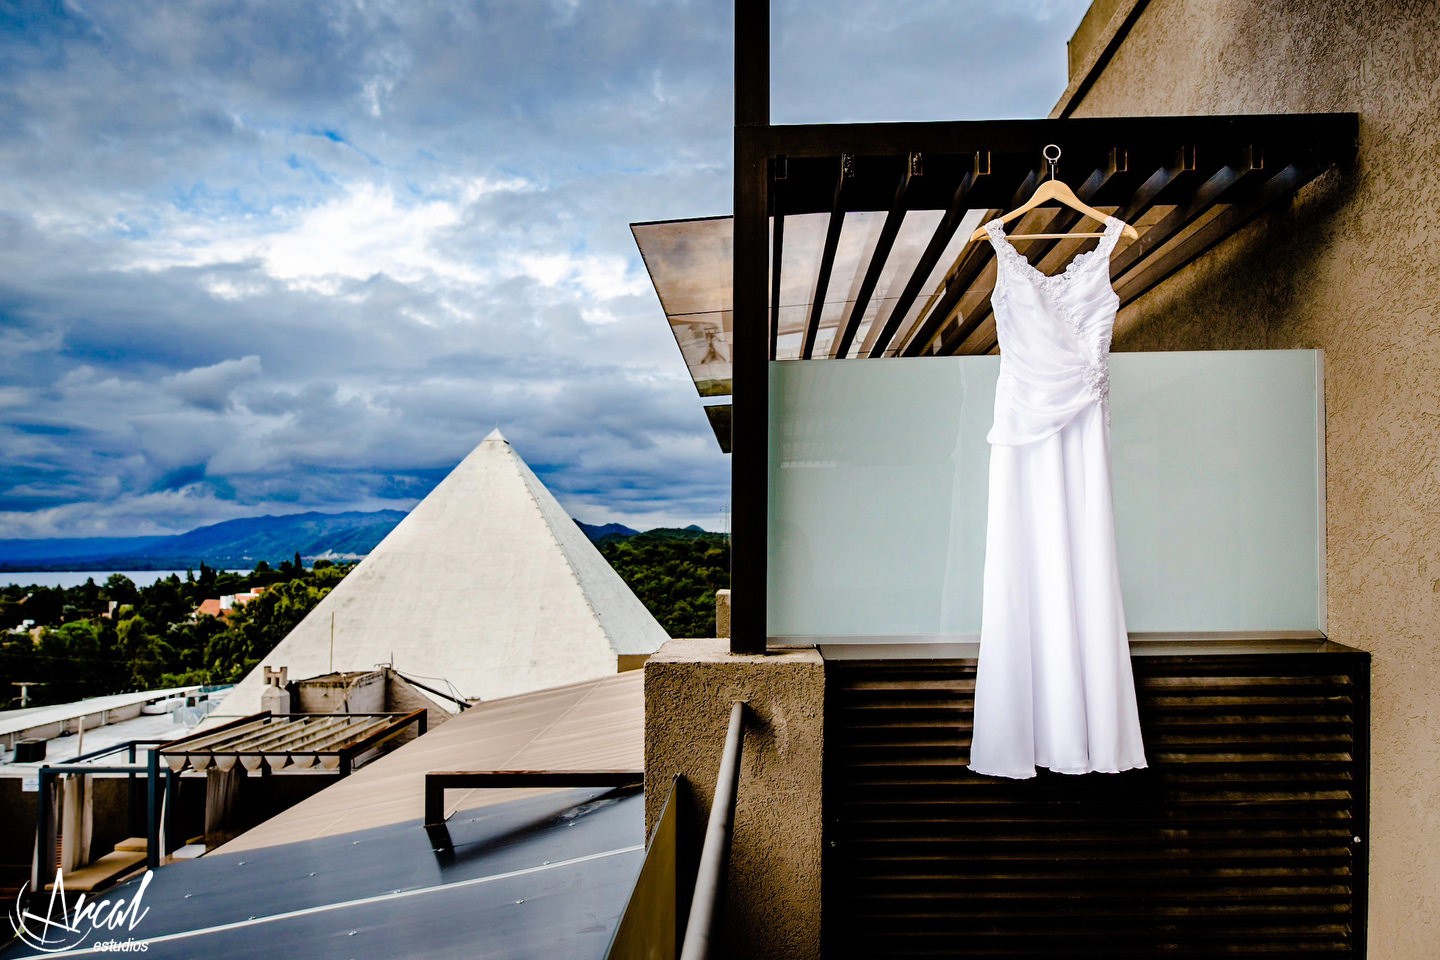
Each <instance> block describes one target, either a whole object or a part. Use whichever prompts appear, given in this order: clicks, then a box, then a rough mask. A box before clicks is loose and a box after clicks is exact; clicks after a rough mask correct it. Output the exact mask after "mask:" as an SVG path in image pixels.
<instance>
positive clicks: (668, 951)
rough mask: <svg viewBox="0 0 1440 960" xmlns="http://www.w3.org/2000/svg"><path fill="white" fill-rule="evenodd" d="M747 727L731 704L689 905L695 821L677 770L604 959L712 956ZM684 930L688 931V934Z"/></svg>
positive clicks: (739, 708) (739, 706)
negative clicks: (685, 906)
mask: <svg viewBox="0 0 1440 960" xmlns="http://www.w3.org/2000/svg"><path fill="white" fill-rule="evenodd" d="M744 732H745V704H744V703H743V702H740V701H737V702H735V703H732V704H731V705H730V726H729V728H728V729H727V730H726V733H725V745H724V747H723V748H722V749H721V752H720V768H719V770H718V772H717V773H716V776H715V796H714V799H713V800H712V802H711V804H710V818H709V822H708V823H707V824H706V827H705V839H704V842H703V846H702V847H701V850H700V857H699V863H698V865H697V866H696V867H695V869H694V881H695V882H694V887H693V892H692V893H691V895H690V905H689V910H688V912H687V911H682V909H681V908H682V903H681V902H680V901H682V900H683V897H684V893H683V891H684V887H685V886H686V880H687V879H688V876H689V874H688V866H689V863H690V862H692V861H691V860H690V857H689V853H688V851H689V850H690V849H691V844H690V843H688V842H687V836H688V835H689V834H690V832H691V830H690V829H689V822H688V821H687V820H685V819H684V818H683V817H682V816H681V815H680V808H681V807H682V806H684V805H683V804H680V803H677V799H678V798H677V796H676V794H677V793H679V792H680V788H681V787H682V786H683V784H684V778H683V777H681V776H679V775H678V774H677V775H676V777H675V783H674V785H673V786H672V787H671V791H670V795H669V796H668V797H667V798H666V801H665V806H664V809H663V810H662V812H661V815H660V818H659V819H658V820H657V821H656V824H655V827H654V829H653V831H652V832H651V835H650V842H649V845H648V846H647V848H646V850H645V860H644V862H643V863H642V864H641V867H640V874H639V876H638V877H637V878H636V881H635V887H634V888H633V889H632V890H631V893H630V898H629V901H628V902H627V903H626V905H625V910H624V912H623V913H622V914H621V917H620V922H619V924H618V926H617V927H616V931H615V935H614V937H613V938H612V940H611V943H610V949H609V951H608V952H607V953H606V955H605V956H606V960H632V958H642V957H643V958H650V957H674V956H676V955H677V952H676V951H677V949H678V956H679V958H680V960H706V958H707V957H708V956H709V955H710V947H711V941H712V940H713V939H714V935H715V930H716V921H717V920H718V918H719V912H720V903H721V897H722V895H723V893H724V890H725V876H726V870H727V867H728V865H729V861H730V838H731V833H732V830H733V827H734V823H735V802H736V797H737V792H738V786H739V780H740V748H741V743H742V741H743V739H744ZM682 928H683V934H682Z"/></svg>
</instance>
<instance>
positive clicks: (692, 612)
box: [0, 527, 730, 709]
mask: <svg viewBox="0 0 1440 960" xmlns="http://www.w3.org/2000/svg"><path fill="white" fill-rule="evenodd" d="M596 546H597V547H598V548H599V550H600V552H601V554H603V555H604V556H605V558H606V559H607V560H609V561H610V564H611V566H613V567H614V568H615V570H616V571H617V572H618V573H619V574H620V576H621V577H622V578H623V579H624V580H625V582H626V583H627V584H629V585H630V588H631V589H632V590H634V591H635V594H636V595H637V596H638V597H639V598H640V600H641V601H642V602H643V603H644V604H645V606H646V607H647V608H648V609H649V610H650V612H651V613H652V614H654V616H655V619H657V620H659V621H660V624H661V626H663V627H664V628H665V630H666V632H667V633H669V634H670V636H672V637H709V636H713V635H714V634H715V591H716V590H717V589H719V588H721V587H727V586H729V583H730V571H729V566H730V558H729V550H730V543H729V537H727V536H725V535H723V534H717V533H706V532H705V531H703V530H700V529H699V528H696V527H690V528H686V529H683V530H669V529H659V530H651V531H649V532H647V533H640V534H634V535H626V534H623V533H612V534H609V535H606V536H602V537H600V538H599V539H598V541H597V542H596ZM350 569H351V566H349V565H346V566H340V565H334V564H331V563H329V562H327V561H324V560H321V561H318V562H317V563H316V564H315V565H314V567H311V568H307V567H304V566H302V565H301V563H300V558H299V556H298V555H297V556H296V557H294V558H293V559H291V560H287V561H285V562H283V563H281V564H279V565H278V566H276V567H273V568H272V567H271V566H270V565H269V564H267V563H265V562H263V561H262V562H261V563H259V564H258V565H257V566H256V567H255V569H254V570H253V571H252V572H250V573H246V574H235V573H229V572H225V571H216V570H214V569H212V568H211V567H209V566H206V565H205V564H201V566H200V570H199V572H198V574H189V575H187V576H186V577H183V578H182V577H179V576H173V575H172V576H170V577H167V578H166V579H164V580H160V581H158V582H156V583H155V584H154V585H152V586H147V587H137V586H136V585H135V583H134V582H133V581H131V580H130V579H129V578H128V577H125V576H123V575H120V574H115V575H113V576H111V577H110V578H109V579H107V580H106V581H105V582H104V583H98V584H97V583H95V582H94V581H93V580H91V581H89V582H88V583H85V584H83V585H81V586H78V587H72V588H69V589H65V588H60V587H41V586H8V587H3V588H0V631H3V632H0V709H3V708H5V707H13V706H15V705H16V703H15V702H14V700H13V696H14V694H15V693H16V692H17V691H16V690H15V688H14V687H13V686H12V684H13V683H14V682H16V681H32V682H36V683H39V684H42V686H36V687H32V688H31V690H30V700H31V703H32V704H35V705H40V704H45V703H64V702H66V701H70V700H78V699H81V698H83V697H93V696H100V695H103V694H108V693H121V692H124V691H127V690H145V689H154V688H160V687H170V686H180V685H186V684H193V683H230V682H233V681H236V680H239V679H240V678H241V677H242V676H244V675H245V673H246V672H248V671H249V670H250V669H251V668H252V667H253V666H254V665H255V664H256V663H258V662H259V661H260V659H261V658H262V657H263V656H265V654H266V653H268V652H269V651H270V650H271V649H272V648H273V647H274V646H275V645H276V644H277V643H279V642H280V641H281V640H282V639H284V637H285V635H286V634H287V633H289V632H290V630H291V629H293V628H294V627H295V625H296V624H298V623H299V622H300V621H301V620H302V619H304V617H305V615H306V614H307V613H309V612H310V610H311V609H313V608H314V606H315V605H316V604H317V603H319V602H320V600H321V598H322V597H324V596H325V595H326V594H327V593H329V592H330V590H331V589H333V588H334V586H335V585H336V584H337V583H339V582H340V580H341V579H343V578H344V576H345V574H346V573H348V572H349V571H350ZM257 587H259V588H264V589H263V592H262V593H261V594H260V595H259V597H257V598H256V599H254V600H251V601H250V602H249V603H247V604H245V605H244V606H240V607H237V608H235V609H234V610H233V611H231V612H230V613H229V614H228V615H227V616H226V617H224V618H221V617H213V616H206V615H204V614H197V609H198V608H199V607H200V605H201V603H202V602H203V601H205V600H207V599H216V598H218V597H220V596H222V595H225V594H236V593H243V592H245V591H247V590H253V589H255V588H257Z"/></svg>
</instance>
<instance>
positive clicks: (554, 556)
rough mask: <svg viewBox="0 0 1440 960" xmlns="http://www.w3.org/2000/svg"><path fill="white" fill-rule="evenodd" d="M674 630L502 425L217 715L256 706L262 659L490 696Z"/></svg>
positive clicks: (587, 668) (569, 675)
mask: <svg viewBox="0 0 1440 960" xmlns="http://www.w3.org/2000/svg"><path fill="white" fill-rule="evenodd" d="M332 617H333V621H334V660H333V663H332V661H331V621H332ZM667 639H668V637H667V636H666V634H665V631H664V629H663V628H662V627H661V626H660V624H659V623H658V622H656V620H655V618H654V617H652V616H651V615H650V612H649V611H648V610H646V609H645V607H644V605H643V604H641V602H640V600H639V599H638V598H637V597H636V596H635V594H634V593H632V592H631V590H630V588H629V587H628V586H626V585H625V582H624V581H623V580H621V579H620V577H619V575H618V574H616V573H615V571H614V570H613V569H611V567H610V564H609V563H608V562H607V561H606V560H605V558H604V557H602V556H601V555H600V552H599V551H598V550H596V549H595V546H594V544H592V543H591V542H590V539H589V538H588V537H587V536H585V533H584V531H582V530H581V529H580V528H579V526H577V525H576V523H575V521H574V520H572V519H571V518H570V516H569V515H568V514H567V513H566V512H565V509H564V508H563V507H561V506H560V504H559V502H558V501H557V500H556V499H555V497H554V496H553V495H552V494H551V493H550V491H549V490H547V489H545V485H544V484H542V483H541V482H540V480H539V479H538V478H537V477H536V476H535V474H534V473H532V472H531V470H530V468H529V467H528V466H526V464H525V461H524V460H521V459H520V456H519V455H518V454H517V453H516V452H515V451H514V449H513V448H512V447H511V446H510V443H509V442H508V441H507V440H506V439H505V438H504V436H502V435H501V433H500V431H499V430H495V431H494V432H492V433H491V434H490V435H489V436H488V437H486V438H485V439H484V441H482V442H481V444H480V445H479V446H478V447H476V448H475V449H474V450H473V451H471V453H470V455H469V456H467V457H466V458H465V459H464V460H462V461H461V462H460V465H459V466H457V467H456V468H455V469H454V470H452V471H451V472H450V475H449V476H447V477H446V478H445V479H444V480H442V481H441V482H440V484H439V485H438V486H437V487H436V488H435V489H434V490H432V491H431V492H430V495H429V496H427V497H426V498H425V499H424V500H422V501H420V503H419V504H418V505H417V506H416V507H415V509H414V510H412V511H411V512H410V514H409V515H408V516H407V517H405V519H404V520H402V521H400V523H399V524H398V525H397V526H396V527H395V529H394V530H392V531H390V534H389V535H388V536H386V537H385V539H384V540H382V541H380V543H379V544H378V545H377V546H376V547H375V549H374V550H372V551H371V552H370V555H369V556H367V557H366V558H365V559H364V560H362V561H361V562H360V564H359V565H358V566H356V568H355V569H354V570H352V571H350V573H349V575H348V576H346V577H345V579H344V580H343V581H341V582H340V584H339V585H338V586H336V587H335V589H334V590H332V591H331V592H330V594H329V595H328V596H326V597H325V599H324V600H322V601H320V603H319V604H318V605H317V606H316V607H315V609H314V610H312V611H311V612H310V614H309V616H307V617H306V618H305V619H304V620H303V621H301V622H300V624H299V625H298V626H296V627H295V629H294V630H292V631H290V633H289V635H287V636H286V637H285V639H284V640H282V641H281V642H280V643H279V644H278V645H277V646H276V647H275V649H274V650H273V651H271V652H270V654H269V655H268V656H266V657H264V658H263V659H262V660H261V662H260V664H259V665H257V666H256V667H255V669H254V670H252V671H251V672H250V673H249V674H247V675H246V676H245V678H244V679H243V680H241V682H240V684H239V685H238V686H237V687H236V688H235V689H234V690H233V691H232V692H231V693H230V694H229V695H228V696H227V697H226V699H225V702H224V704H223V705H222V706H221V708H220V711H218V712H221V713H224V714H226V715H228V716H234V715H236V714H245V713H253V712H256V711H258V710H259V709H260V694H261V693H262V689H263V683H264V667H266V666H271V667H288V668H289V676H290V679H292V680H299V679H303V678H306V677H312V676H317V675H319V674H324V673H329V672H331V671H332V670H370V669H373V668H374V667H375V666H376V665H377V664H381V663H393V664H394V666H395V669H396V670H398V671H400V672H401V673H402V674H407V675H409V676H412V677H416V678H418V679H420V680H422V682H424V683H426V684H427V685H428V686H433V687H436V688H437V689H442V690H448V691H451V692H457V693H458V695H460V696H462V697H465V698H473V697H479V698H481V699H484V700H492V699H495V698H497V697H508V696H513V695H515V694H519V693H525V692H527V691H530V690H539V689H542V688H545V687H553V686H557V685H559V684H564V683H573V682H576V681H580V680H590V679H594V678H597V677H602V676H607V675H610V674H613V673H615V672H616V671H617V669H618V666H617V664H618V660H617V658H618V657H619V656H621V655H630V654H649V653H653V652H654V651H655V650H657V649H658V648H659V647H660V645H661V644H662V643H664V642H665V641H666V640H667Z"/></svg>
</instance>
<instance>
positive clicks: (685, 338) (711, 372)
mask: <svg viewBox="0 0 1440 960" xmlns="http://www.w3.org/2000/svg"><path fill="white" fill-rule="evenodd" d="M630 230H631V232H632V233H633V234H634V235H635V243H636V244H637V245H638V246H639V248H640V256H641V257H642V258H643V259H644V261H645V269H646V270H648V271H649V272H650V280H651V282H652V283H653V284H654V285H655V291H656V293H657V294H658V295H659V297H660V306H661V308H662V309H663V310H664V311H665V318H666V319H667V320H668V321H669V323H670V331H671V333H673V334H674V336H675V342H676V344H677V345H678V346H679V347H680V353H681V355H682V356H683V357H684V358H685V365H686V366H687V367H689V369H690V375H691V377H693V378H694V380H695V388H696V390H698V391H699V393H700V395H701V396H717V395H725V394H729V392H730V326H731V310H730V307H731V293H732V284H731V270H732V263H733V261H734V242H735V222H734V220H733V218H731V217H712V218H708V219H700V220H671V221H661V222H657V223H634V224H631V225H630Z"/></svg>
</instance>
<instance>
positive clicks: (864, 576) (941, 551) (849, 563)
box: [768, 350, 1325, 641]
mask: <svg viewBox="0 0 1440 960" xmlns="http://www.w3.org/2000/svg"><path fill="white" fill-rule="evenodd" d="M998 372H999V359H998V358H996V357H935V358H924V359H921V358H915V359H895V360H865V361H863V362H862V361H855V362H850V361H841V362H836V361H830V360H827V361H801V362H797V361H785V362H778V363H772V364H771V365H770V530H769V611H768V614H769V621H768V624H769V634H770V636H771V638H772V639H775V640H777V641H778V640H782V639H798V640H801V641H806V640H818V639H833V638H844V637H894V638H901V637H904V638H926V637H932V638H935V639H950V638H957V637H973V636H975V635H977V634H978V633H979V630H980V586H981V572H982V569H983V565H984V558H985V511H986V495H987V491H986V486H987V477H988V465H989V454H990V452H989V445H988V444H987V443H986V442H985V434H986V433H987V431H988V430H989V427H990V422H991V419H992V416H993V412H994V402H995V399H994V398H995V378H996V375H997V374H998ZM1110 401H1111V412H1112V428H1111V441H1112V442H1111V463H1112V468H1113V482H1114V492H1115V513H1116V516H1115V526H1116V535H1117V539H1118V549H1119V557H1120V574H1121V586H1122V589H1123V591H1124V598H1125V612H1126V619H1127V623H1128V626H1129V629H1130V631H1131V633H1132V634H1135V633H1160V634H1181V635H1185V634H1195V633H1210V632H1221V633H1251V634H1253V633H1307V634H1315V633H1323V631H1324V629H1325V600H1324V566H1323V558H1324V552H1323V545H1324V501H1323V491H1324V475H1323V447H1322V437H1323V435H1324V432H1323V422H1324V419H1323V418H1324V414H1323V406H1322V390H1321V354H1320V353H1319V352H1316V351H1309V350H1264V351H1216V352H1203V353H1125V354H1115V355H1114V356H1113V357H1111V387H1110Z"/></svg>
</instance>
